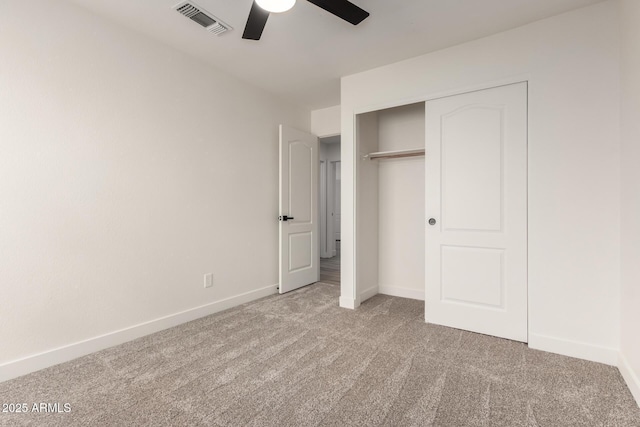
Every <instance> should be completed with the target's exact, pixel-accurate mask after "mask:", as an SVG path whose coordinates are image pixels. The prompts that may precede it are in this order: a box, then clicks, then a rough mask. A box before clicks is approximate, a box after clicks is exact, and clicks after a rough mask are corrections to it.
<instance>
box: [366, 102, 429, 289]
mask: <svg viewBox="0 0 640 427" xmlns="http://www.w3.org/2000/svg"><path fill="white" fill-rule="evenodd" d="M378 145H379V147H378V149H379V151H393V150H409V149H414V148H424V145H425V116H424V103H418V104H413V105H407V106H402V107H397V108H390V109H387V110H381V111H379V112H378ZM424 161H425V160H424V157H408V158H398V159H386V160H382V159H381V160H376V162H377V163H378V211H379V218H378V221H379V222H378V239H379V240H378V280H379V292H380V293H382V294H388V295H396V296H402V297H407V298H416V299H424V293H425V281H424V274H425V273H424V256H425V255H424V254H425V249H424V248H425V243H424V221H425V211H424V210H425V203H424V189H425V187H424V179H425V178H424V175H425V171H424ZM419 230H422V232H419Z"/></svg>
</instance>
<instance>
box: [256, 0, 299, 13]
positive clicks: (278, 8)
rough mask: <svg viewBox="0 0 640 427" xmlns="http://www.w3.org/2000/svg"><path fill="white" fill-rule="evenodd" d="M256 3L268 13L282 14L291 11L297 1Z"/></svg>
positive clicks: (259, 0)
mask: <svg viewBox="0 0 640 427" xmlns="http://www.w3.org/2000/svg"><path fill="white" fill-rule="evenodd" d="M256 3H258V6H260V7H261V8H263V9H264V10H266V11H267V12H271V13H280V12H286V11H287V10H289V9H291V8H292V7H293V5H294V4H296V0H256Z"/></svg>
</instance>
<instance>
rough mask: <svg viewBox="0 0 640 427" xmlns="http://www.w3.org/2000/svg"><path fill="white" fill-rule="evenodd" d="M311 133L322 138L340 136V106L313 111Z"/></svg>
mask: <svg viewBox="0 0 640 427" xmlns="http://www.w3.org/2000/svg"><path fill="white" fill-rule="evenodd" d="M311 133H313V134H314V135H316V136H319V137H320V138H324V137H328V136H335V135H340V106H339V105H336V106H333V107H329V108H321V109H319V110H313V111H311Z"/></svg>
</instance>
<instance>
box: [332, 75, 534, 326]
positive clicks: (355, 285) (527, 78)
mask: <svg viewBox="0 0 640 427" xmlns="http://www.w3.org/2000/svg"><path fill="white" fill-rule="evenodd" d="M515 83H527V88H528V89H527V141H528V142H527V218H528V217H529V212H530V210H531V204H530V200H529V185H530V184H529V183H530V179H529V178H530V176H529V169H530V168H529V161H530V158H531V156H530V141H531V135H530V129H531V126H529V123H530V118H531V117H530V114H529V102H528V99H529V97H530V96H529V94H530V93H531V90H532V88H535V79H533V78H532V76H531V74H529V73H525V74H519V75H514V76H511V77H507V78H504V79H497V80H490V81H485V82H482V83H477V84H473V85H467V86H462V87H459V88H456V89H447V90H442V91H434V92H428V93H423V94H420V95H416V96H412V97H405V98H398V99H396V100H392V101H387V102H381V103H373V104H370V105H364V106H362V107H355V108H354V109H353V110H352V111H351V113H350V117H351V122H352V129H353V131H352V135H353V144H351V147H350V148H351V150H352V153H351V158H352V161H353V163H352V166H353V167H352V171H351V174H350V176H349V179H350V180H352V182H353V200H352V201H351V202H352V204H353V211H352V212H347V214H349V215H350V216H352V219H353V227H352V230H351V233H350V234H351V235H350V236H346V238H347V239H350V240H351V243H350V242H346V243H345V245H344V248H343V251H342V255H341V258H342V264H346V263H347V262H348V263H349V266H350V268H348V269H344V273H343V280H342V281H341V287H340V306H341V307H343V308H349V309H355V308H358V307H359V306H360V304H361V303H362V302H363V301H364V300H366V299H367V298H366V297H368V296H369V295H362V291H364V290H365V287H364V286H362V284H361V283H359V281H358V269H357V260H358V250H357V247H358V244H357V243H358V233H357V229H358V226H357V222H358V215H359V207H358V197H357V194H358V191H359V182H358V174H359V168H360V162H361V161H362V156H361V155H360V147H359V144H358V126H357V120H358V115H360V114H366V113H371V112H374V111H379V110H385V109H388V108H394V107H402V106H405V105H410V104H417V103H420V102H425V103H426V102H427V101H433V100H436V99H439V98H445V97H449V96H455V95H461V94H464V93H469V92H477V91H481V90H486V89H492V88H496V87H500V86H507V85H512V84H515ZM343 130H344V129H343ZM342 147H343V149H347V147H346V145H343V146H342ZM344 152H345V151H343V153H344ZM347 153H348V152H347ZM342 157H343V159H342V160H345V158H347V157H346V156H344V155H343V156H342ZM343 175H344V171H343ZM343 200H344V199H343ZM528 232H529V222H528V220H527V233H528ZM343 240H345V239H343ZM529 252H530V251H529V240H528V239H527V265H528V264H529V261H530V260H529V255H528V254H529ZM349 272H350V273H351V275H352V277H351V278H350V279H349V278H347V277H344V275H346V274H348V273H349ZM529 279H530V277H529V269H528V268H527V334H528V335H529V336H530V335H531V286H529V282H530V280H529Z"/></svg>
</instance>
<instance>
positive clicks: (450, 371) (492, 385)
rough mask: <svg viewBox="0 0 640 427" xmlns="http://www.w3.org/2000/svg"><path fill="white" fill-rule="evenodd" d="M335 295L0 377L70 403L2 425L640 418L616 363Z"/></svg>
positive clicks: (409, 303) (220, 316) (320, 290)
mask: <svg viewBox="0 0 640 427" xmlns="http://www.w3.org/2000/svg"><path fill="white" fill-rule="evenodd" d="M338 293H339V288H338V287H337V286H335V285H332V284H326V283H317V284H315V285H311V286H308V287H305V288H303V289H300V290H298V291H295V292H291V293H289V294H286V295H282V296H276V295H274V296H271V297H267V298H264V299H261V300H258V301H254V302H252V303H249V304H245V305H242V306H239V307H236V308H233V309H231V310H227V311H224V312H221V313H217V314H214V315H211V316H208V317H205V318H202V319H199V320H196V321H193V322H190V323H186V324H183V325H181V326H178V327H175V328H171V329H168V330H165V331H162V332H159V333H156V334H153V335H149V336H146V337H143V338H140V339H138V340H135V341H132V342H129V343H126V344H123V345H120V346H117V347H113V348H109V349H106V350H103V351H100V352H98V353H94V354H91V355H89V356H86V357H82V358H79V359H76V360H74V361H71V362H68V363H64V364H61V365H58V366H54V367H51V368H48V369H45V370H42V371H39V372H36V373H33V374H30V375H27V376H24V377H21V378H17V379H15V380H11V381H7V382H4V383H0V402H2V403H22V402H24V403H27V404H28V405H29V406H31V405H32V404H33V403H38V402H45V403H54V402H58V403H59V404H60V408H63V407H64V406H63V405H64V404H65V403H68V404H69V405H70V409H71V412H69V413H17V414H16V413H14V414H10V413H0V425H3V426H4V425H11V426H13V425H18V426H20V425H34V426H36V425H37V426H50V425H57V426H73V425H90V426H136V425H150V426H243V427H244V426H351V425H354V426H453V427H461V426H509V427H514V426H527V427H533V426H640V409H638V407H637V405H636V403H635V401H634V400H633V397H632V396H631V394H630V392H629V390H628V388H627V387H626V385H625V383H624V381H623V379H622V377H621V376H620V373H619V372H618V370H617V369H616V368H614V367H611V366H606V365H602V364H598V363H592V362H586V361H583V360H578V359H573V358H569V357H564V356H559V355H555V354H551V353H546V352H542V351H536V350H531V349H529V348H528V347H527V346H526V345H525V344H521V343H517V342H513V341H509V340H503V339H499V338H494V337H489V336H485V335H480V334H474V333H470V332H465V331H460V330H456V329H451V328H446V327H442V326H436V325H430V324H426V323H424V321H423V303H422V302H420V301H414V300H409V299H403V298H396V297H389V296H384V295H378V296H375V297H373V298H371V299H370V300H368V301H366V302H365V303H364V304H363V305H362V306H361V307H360V308H359V309H358V310H355V311H352V310H345V309H341V308H339V307H338V306H337V303H336V301H337V299H338Z"/></svg>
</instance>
